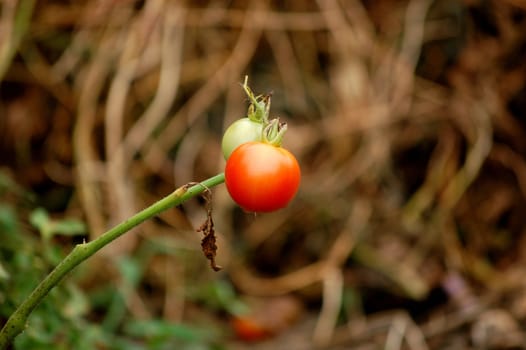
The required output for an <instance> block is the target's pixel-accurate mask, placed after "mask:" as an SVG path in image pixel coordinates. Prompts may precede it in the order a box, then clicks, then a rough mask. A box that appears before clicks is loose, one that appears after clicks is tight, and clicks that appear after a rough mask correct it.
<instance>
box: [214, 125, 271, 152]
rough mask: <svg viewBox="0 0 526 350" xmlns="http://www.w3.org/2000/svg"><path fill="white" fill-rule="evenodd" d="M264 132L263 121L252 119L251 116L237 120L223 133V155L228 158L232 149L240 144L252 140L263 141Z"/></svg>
mask: <svg viewBox="0 0 526 350" xmlns="http://www.w3.org/2000/svg"><path fill="white" fill-rule="evenodd" d="M262 134H263V124H262V123H259V122H256V121H253V120H250V119H249V118H241V119H238V120H236V121H235V122H233V123H232V124H231V125H230V126H229V127H228V128H227V129H226V131H225V133H224V135H223V140H222V142H221V148H222V149H223V156H224V157H225V159H228V157H230V154H231V153H232V151H234V150H235V149H236V148H237V147H238V146H240V145H242V144H244V143H247V142H251V141H261V140H262Z"/></svg>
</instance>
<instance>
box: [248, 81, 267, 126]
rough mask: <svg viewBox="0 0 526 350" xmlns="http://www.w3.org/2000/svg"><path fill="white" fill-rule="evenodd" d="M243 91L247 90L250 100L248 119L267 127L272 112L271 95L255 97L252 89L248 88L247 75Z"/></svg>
mask: <svg viewBox="0 0 526 350" xmlns="http://www.w3.org/2000/svg"><path fill="white" fill-rule="evenodd" d="M243 89H244V90H245V93H246V94H247V96H248V99H249V100H250V105H249V106H248V112H247V117H248V118H249V119H250V120H252V121H255V122H258V123H263V125H266V124H267V123H268V117H269V112H270V100H271V96H270V94H267V95H257V96H255V95H254V93H253V92H252V90H251V89H250V87H249V86H248V76H247V75H245V81H244V82H243Z"/></svg>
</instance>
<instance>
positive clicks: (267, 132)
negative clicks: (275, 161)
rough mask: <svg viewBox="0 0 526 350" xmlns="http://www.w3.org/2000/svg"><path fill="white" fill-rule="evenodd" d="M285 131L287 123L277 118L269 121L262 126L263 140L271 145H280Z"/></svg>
mask: <svg viewBox="0 0 526 350" xmlns="http://www.w3.org/2000/svg"><path fill="white" fill-rule="evenodd" d="M286 131H287V123H285V122H280V120H279V118H275V119H272V120H270V121H269V123H268V124H267V125H266V126H264V128H263V141H264V142H266V143H270V144H271V145H273V146H276V147H280V146H281V142H282V141H283V135H285V132H286Z"/></svg>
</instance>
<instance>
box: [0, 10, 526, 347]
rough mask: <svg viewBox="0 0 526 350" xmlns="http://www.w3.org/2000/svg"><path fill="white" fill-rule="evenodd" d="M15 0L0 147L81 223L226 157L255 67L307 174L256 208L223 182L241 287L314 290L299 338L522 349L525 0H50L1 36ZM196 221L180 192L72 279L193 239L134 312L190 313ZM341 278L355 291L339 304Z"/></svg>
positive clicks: (229, 268) (128, 206) (269, 291)
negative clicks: (57, 193)
mask: <svg viewBox="0 0 526 350" xmlns="http://www.w3.org/2000/svg"><path fill="white" fill-rule="evenodd" d="M23 4H24V1H22V0H20V1H19V3H17V1H5V2H4V3H3V4H2V12H1V16H0V38H2V39H3V40H0V43H1V44H0V54H2V53H5V55H3V54H2V56H1V57H3V58H4V59H2V60H1V61H2V62H3V64H6V63H5V62H7V61H6V60H8V58H5V57H8V56H10V54H9V53H10V52H11V56H12V58H13V59H12V61H11V60H9V64H8V65H7V67H6V68H5V74H4V77H3V83H2V85H1V95H2V96H1V97H2V100H1V102H0V103H1V104H0V113H1V117H0V127H1V129H0V133H1V134H0V135H1V142H0V147H1V152H2V154H3V155H4V156H3V157H2V163H3V165H5V166H7V167H9V168H10V169H12V172H14V173H15V174H16V176H17V178H18V179H19V180H20V181H21V182H22V183H24V184H26V185H29V186H33V187H34V188H38V189H39V190H40V191H41V192H42V193H41V194H42V195H43V196H47V197H46V198H50V197H49V196H50V192H52V191H53V189H55V188H61V189H66V190H67V191H71V192H72V193H73V195H72V196H71V197H67V196H66V197H64V196H62V197H59V198H55V197H53V200H55V201H56V202H58V203H59V204H57V208H60V209H57V210H59V211H67V212H69V214H70V215H77V216H79V217H80V216H82V217H84V218H85V220H86V221H87V223H88V224H89V227H90V235H91V237H92V238H93V237H96V236H97V235H99V234H100V233H102V232H103V231H104V230H105V229H106V228H108V227H110V226H111V225H113V224H115V223H117V222H119V221H121V220H123V219H125V218H126V217H128V216H130V215H131V214H132V213H134V212H136V211H137V210H138V209H140V208H142V207H144V206H145V205H146V204H147V203H151V202H152V201H154V200H155V199H156V198H159V197H160V196H162V195H164V194H166V193H168V192H169V191H170V190H171V189H173V188H174V187H176V186H179V185H181V184H183V183H186V182H189V181H198V180H201V179H204V178H205V177H208V176H211V175H213V174H215V173H217V172H220V171H222V168H223V166H224V161H223V159H222V156H221V154H220V150H219V149H220V138H221V134H222V131H223V130H224V129H225V127H226V126H228V124H229V123H231V122H232V121H233V120H235V119H237V118H239V117H242V116H243V115H244V113H245V108H246V105H247V103H246V100H245V97H244V95H243V91H242V89H241V87H240V85H239V83H240V82H241V81H242V80H243V76H244V75H245V74H247V75H249V77H250V84H251V86H252V88H253V89H254V91H256V92H261V93H263V92H268V91H269V90H272V91H273V105H272V109H271V111H272V113H273V114H277V115H280V116H281V117H282V118H283V119H284V120H286V121H287V122H288V123H289V132H288V134H287V136H286V140H285V146H286V147H287V148H289V149H290V150H291V151H292V152H293V153H295V154H296V155H297V156H298V158H299V160H300V164H301V166H302V171H303V178H302V185H301V189H300V193H299V194H298V196H297V198H296V199H295V201H294V202H293V204H292V205H291V206H290V207H288V208H287V209H285V210H282V211H279V212H277V213H273V214H268V215H257V216H252V215H247V214H244V213H242V212H241V211H240V210H239V209H238V208H236V206H235V205H234V203H232V201H231V200H230V198H229V197H228V194H227V193H226V191H225V189H224V188H219V189H217V190H214V202H213V206H214V211H213V215H214V219H215V221H216V230H217V231H218V232H217V233H218V234H219V235H220V240H219V242H218V245H219V254H220V256H219V265H222V266H224V267H225V270H224V271H225V272H224V274H225V275H224V277H228V278H231V280H232V282H233V284H234V285H235V287H236V288H238V290H239V291H240V293H242V294H243V295H247V296H258V297H268V296H276V295H285V294H292V295H294V298H297V299H298V300H301V302H302V303H304V304H305V305H311V306H312V305H316V306H315V307H311V308H310V311H311V312H309V313H304V314H302V316H303V318H302V319H303V320H308V319H309V317H313V321H312V322H311V323H309V321H305V322H306V323H307V324H308V326H307V327H306V328H307V329H303V328H301V327H298V328H291V329H289V332H288V333H287V332H285V334H294V336H296V337H299V338H300V339H303V340H304V341H305V343H304V344H305V347H308V345H307V344H310V341H311V339H312V340H313V341H314V343H315V344H317V345H319V346H322V347H330V348H333V349H334V348H340V347H341V348H342V349H343V348H346V349H349V348H353V349H354V348H356V349H369V348H375V347H376V346H382V347H383V348H385V349H401V348H406V349H426V348H430V349H431V348H433V349H439V348H444V349H445V348H459V349H460V348H463V349H466V348H470V347H471V348H484V347H486V348H513V347H517V348H519V347H521V346H522V345H523V344H524V336H523V333H522V329H520V328H519V326H518V325H519V324H520V323H521V322H522V321H524V320H525V318H526V308H525V307H524V305H525V304H524V297H523V294H524V290H525V287H526V286H525V283H524V281H525V280H526V279H525V277H526V276H524V267H525V265H524V264H525V263H526V257H525V256H524V253H523V251H524V249H523V246H524V239H525V237H526V236H523V235H524V234H525V233H526V232H525V231H524V222H525V221H524V214H523V213H524V210H525V198H526V163H525V160H524V154H525V152H526V141H525V140H526V132H525V130H526V129H525V128H524V120H523V118H524V115H525V114H524V113H525V108H524V107H525V105H524V91H525V90H524V89H525V85H524V82H525V81H526V79H525V78H526V65H525V64H524V60H523V58H524V57H525V56H524V55H525V54H526V52H525V50H524V47H525V46H524V43H525V42H526V36H525V35H524V33H525V29H526V28H525V26H526V20H525V15H526V13H525V12H524V11H525V7H526V6H525V5H524V3H523V2H521V1H493V2H480V1H465V3H459V2H454V1H451V2H433V1H429V0H422V1H418V0H411V1H401V2H399V1H398V2H396V1H379V2H370V4H369V7H366V6H364V5H363V4H362V3H361V2H360V1H356V0H340V1H338V0H319V1H317V2H314V1H300V0H291V1H287V2H285V3H281V2H262V1H249V2H246V3H245V2H242V1H234V2H225V1H212V2H201V3H200V4H194V3H190V2H188V3H186V4H184V3H180V2H170V1H162V0H149V1H144V2H139V3H135V2H132V1H126V2H116V1H89V2H73V3H72V4H63V3H61V2H53V1H44V2H40V3H38V4H36V8H35V11H34V14H33V19H32V21H31V23H30V25H29V27H28V31H27V33H26V35H25V36H24V38H23V40H19V39H16V38H15V40H7V39H6V38H12V37H13V31H14V30H15V27H16V26H15V23H16V18H15V17H16V13H17V11H16V9H17V6H18V8H20V6H22V5H23ZM227 4H228V6H227ZM11 6H14V7H11ZM19 12H20V11H19ZM14 52H17V53H16V54H14ZM0 68H1V67H0ZM2 71H3V70H2V69H0V73H1V72H2ZM203 218H204V212H203V210H202V208H201V204H200V203H197V202H193V203H189V204H188V205H185V207H184V210H183V209H180V210H173V211H170V212H169V213H167V214H165V215H163V216H162V217H161V218H160V219H159V220H157V221H152V222H149V223H147V224H145V225H143V226H141V228H140V229H138V230H137V231H136V232H134V233H132V234H128V235H127V236H126V238H123V239H119V240H117V241H116V242H114V243H112V244H111V246H110V247H108V248H107V249H105V250H104V254H103V255H100V256H99V257H98V260H99V261H98V262H97V261H93V262H91V263H90V264H91V265H90V266H92V269H91V271H92V273H91V274H88V276H85V277H84V280H83V283H84V285H86V288H89V286H90V283H94V282H93V281H94V280H97V281H98V280H101V279H102V280H105V279H110V280H111V278H115V277H114V276H112V272H111V271H108V273H107V276H106V274H103V275H102V276H101V274H99V273H98V269H97V266H100V264H104V265H105V266H107V265H108V263H107V260H108V259H109V260H110V261H111V260H112V259H116V258H117V257H118V256H122V255H127V254H133V252H134V251H135V250H136V249H137V248H138V246H140V245H142V244H145V243H144V242H148V241H161V242H163V244H166V245H168V246H169V247H173V249H174V250H177V249H179V250H184V251H189V252H190V253H186V254H183V255H181V254H179V255H177V254H176V255H159V256H157V257H156V258H155V259H154V260H152V263H151V266H149V273H148V276H147V278H148V279H149V280H150V281H149V283H150V284H151V285H154V286H155V288H157V291H158V293H155V298H160V300H154V301H152V300H149V299H150V298H153V297H152V296H149V295H145V294H144V293H141V292H140V291H134V292H133V293H131V295H130V300H129V301H128V308H129V312H130V314H131V315H133V316H135V317H154V316H162V317H165V318H167V319H171V320H184V319H185V318H186V317H188V316H187V313H186V311H185V305H188V303H190V302H189V301H186V300H185V286H188V285H191V284H194V283H196V277H195V276H196V271H199V272H198V274H199V275H200V276H199V277H198V278H197V280H199V279H212V278H218V277H219V276H223V275H216V274H214V273H213V272H208V269H207V266H206V264H207V262H206V261H204V259H201V256H200V255H199V254H200V252H199V238H200V237H199V235H198V234H195V232H193V228H196V227H199V225H200V223H201V222H202V220H203ZM110 266H111V264H110ZM110 270H111V269H110ZM202 271H207V272H202ZM113 273H114V272H113ZM349 291H352V292H354V293H356V294H357V295H359V296H360V297H359V299H360V300H361V303H362V304H361V305H362V307H360V305H359V304H358V305H356V304H355V305H354V306H349V307H344V308H343V311H342V300H343V301H345V300H347V298H348V292H349ZM263 300H265V299H263ZM152 305H158V307H157V308H156V307H152ZM344 305H346V304H345V303H344ZM492 312H493V314H492ZM495 313H497V314H498V315H499V316H498V317H496V316H495ZM309 315H310V316H309ZM499 317H500V318H499ZM300 323H301V322H300ZM504 334H513V335H514V336H506V337H503V335H504ZM282 337H284V338H279V339H280V341H281V342H282V344H287V341H286V339H285V338H286V335H283V336H282ZM294 339H296V338H294ZM296 344H303V343H301V342H299V343H296ZM271 346H272V348H274V349H276V347H275V346H276V345H275V344H273V345H271ZM298 346H299V345H298Z"/></svg>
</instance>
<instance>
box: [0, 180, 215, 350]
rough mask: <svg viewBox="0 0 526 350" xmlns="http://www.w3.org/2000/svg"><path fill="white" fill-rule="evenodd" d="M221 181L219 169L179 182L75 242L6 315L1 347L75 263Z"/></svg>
mask: <svg viewBox="0 0 526 350" xmlns="http://www.w3.org/2000/svg"><path fill="white" fill-rule="evenodd" d="M224 181H225V175H224V174H223V173H221V174H218V175H215V176H213V177H211V178H209V179H207V180H205V181H203V182H200V183H198V184H195V185H185V186H182V187H180V188H178V189H177V190H175V191H174V192H172V193H170V194H169V195H167V196H166V197H164V198H162V199H161V200H159V201H158V202H155V203H154V204H152V205H151V206H149V207H148V208H146V209H144V210H142V211H140V212H138V213H137V214H135V215H134V216H132V217H130V218H129V219H127V220H125V221H123V222H121V223H120V224H118V225H117V226H115V227H114V228H112V229H110V230H109V231H106V232H105V233H104V234H102V235H101V236H99V237H98V238H97V239H95V240H93V241H91V242H88V243H82V244H78V245H77V246H75V248H73V250H72V251H71V253H69V255H68V256H66V257H65V258H64V259H63V260H62V261H61V262H60V263H59V264H58V265H57V266H56V267H55V268H54V269H53V271H51V272H50V273H49V274H48V275H47V276H46V278H44V280H42V282H40V284H39V285H38V286H37V287H36V288H35V289H34V290H33V292H32V293H31V294H30V295H29V296H28V297H27V298H26V299H25V300H24V301H23V302H22V304H20V306H18V308H17V309H16V310H15V312H14V313H13V314H12V315H11V316H10V317H9V319H8V320H7V322H6V324H5V325H4V327H3V328H2V330H0V349H6V348H7V346H8V345H9V344H11V343H12V341H13V339H14V338H15V337H16V336H17V335H18V334H19V333H21V332H22V331H23V330H24V328H25V327H26V323H27V318H28V317H29V315H30V314H31V312H32V311H33V309H34V308H35V307H36V306H37V305H38V304H39V303H40V302H41V301H42V299H44V297H45V296H46V295H47V294H48V293H49V291H50V290H51V289H53V288H54V287H55V286H56V285H57V284H58V283H59V282H60V281H61V280H62V279H63V278H64V276H66V275H67V274H68V273H69V272H70V271H71V270H73V269H74V268H75V267H76V266H77V265H79V264H80V263H81V262H83V261H84V260H86V259H87V258H89V257H90V256H92V255H93V254H95V253H96V252H97V251H99V250H100V249H101V248H103V247H104V246H106V245H107V244H109V243H110V242H112V241H113V240H114V239H116V238H118V237H120V236H121V235H123V234H124V233H126V232H128V231H129V230H130V229H132V228H133V227H135V226H137V225H139V224H140V223H142V222H144V221H146V220H148V219H150V218H152V217H154V216H156V215H158V214H159V213H161V212H162V211H165V210H167V209H169V208H172V207H174V206H177V205H179V204H181V203H183V202H185V201H186V200H188V199H190V198H192V197H195V196H197V195H200V194H201V193H203V192H204V191H205V190H207V189H209V188H211V187H214V186H216V185H219V184H221V183H223V182H224Z"/></svg>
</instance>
